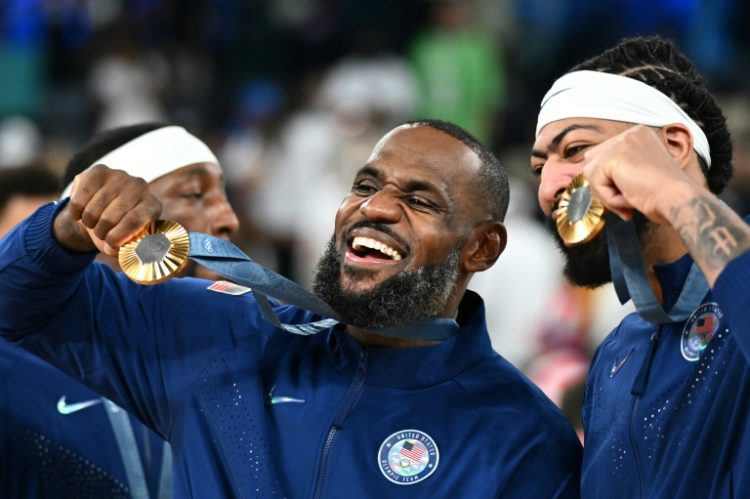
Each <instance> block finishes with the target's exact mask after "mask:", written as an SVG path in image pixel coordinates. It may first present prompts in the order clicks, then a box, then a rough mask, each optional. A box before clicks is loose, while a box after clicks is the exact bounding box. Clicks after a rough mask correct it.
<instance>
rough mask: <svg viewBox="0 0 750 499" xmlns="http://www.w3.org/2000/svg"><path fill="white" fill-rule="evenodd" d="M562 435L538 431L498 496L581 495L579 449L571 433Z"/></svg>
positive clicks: (571, 498) (556, 498) (561, 498)
mask: <svg viewBox="0 0 750 499" xmlns="http://www.w3.org/2000/svg"><path fill="white" fill-rule="evenodd" d="M564 435H565V437H564V438H562V437H561V436H559V435H550V434H547V435H543V434H539V435H538V436H536V437H532V438H534V440H536V441H535V442H533V443H531V444H530V445H529V448H528V449H527V450H526V453H525V454H524V456H523V461H524V462H523V463H522V464H521V465H520V466H518V467H517V471H516V472H515V473H514V474H513V477H512V479H511V481H510V482H509V483H508V484H507V486H506V487H504V488H503V490H502V491H500V492H499V494H498V495H497V497H498V498H522V499H526V498H531V497H534V498H537V497H538V498H545V499H547V498H549V499H577V498H579V497H580V496H581V485H580V480H581V461H582V460H583V449H582V448H581V444H580V443H579V442H578V439H577V438H576V436H575V433H574V432H573V431H572V429H571V428H567V429H566V432H565V434H564Z"/></svg>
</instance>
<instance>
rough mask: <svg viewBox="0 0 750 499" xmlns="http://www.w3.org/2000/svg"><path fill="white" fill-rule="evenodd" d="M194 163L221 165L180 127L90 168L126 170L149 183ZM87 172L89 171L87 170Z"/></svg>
mask: <svg viewBox="0 0 750 499" xmlns="http://www.w3.org/2000/svg"><path fill="white" fill-rule="evenodd" d="M195 163H213V164H215V165H219V160H218V159H216V156H215V155H214V153H212V152H211V149H209V148H208V146H207V145H206V144H204V143H203V142H202V141H201V140H199V139H198V138H196V137H195V136H193V135H191V134H190V133H189V132H188V131H187V130H185V129H184V128H182V127H179V126H166V127H164V128H158V129H156V130H153V131H151V132H148V133H145V134H143V135H141V136H140V137H136V138H135V139H133V140H131V141H130V142H126V143H125V144H123V145H121V146H120V147H118V148H117V149H115V150H113V151H110V152H108V153H107V154H105V155H104V156H103V157H101V158H99V159H98V160H96V161H94V162H93V163H91V165H89V167H88V168H91V167H92V166H94V165H100V164H102V165H106V166H108V167H110V168H113V169H116V170H124V171H126V172H127V173H128V174H130V175H132V176H134V177H141V178H142V179H144V180H145V181H146V182H153V181H154V180H156V179H157V178H159V177H162V176H164V175H166V174H168V173H171V172H173V171H175V170H178V169H180V168H182V167H184V166H188V165H193V164H195ZM88 168H87V169H88ZM72 187H73V183H72V182H71V183H70V184H68V186H67V187H65V190H64V191H63V193H62V198H66V197H68V196H69V195H70V190H71V188H72Z"/></svg>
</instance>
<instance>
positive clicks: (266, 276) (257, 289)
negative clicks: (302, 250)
mask: <svg viewBox="0 0 750 499" xmlns="http://www.w3.org/2000/svg"><path fill="white" fill-rule="evenodd" d="M174 226H177V227H179V229H181V231H179V230H178V229H176V228H175V227H174ZM175 251H176V252H177V253H179V254H176V255H175V254H173V253H174V252H175ZM187 258H190V259H191V260H193V261H194V262H196V263H199V264H200V265H203V266H204V267H206V268H208V269H211V270H213V271H214V272H216V273H218V274H219V275H221V276H223V277H224V278H226V279H228V280H230V281H232V282H235V283H237V284H241V285H243V286H247V287H249V288H250V289H251V290H252V293H253V297H254V298H255V301H256V303H257V304H258V307H259V309H260V311H261V314H262V316H263V318H264V319H265V320H266V321H268V322H270V323H271V324H273V325H275V326H276V327H279V328H281V329H284V330H286V331H288V332H290V333H294V334H300V335H305V336H307V335H311V334H316V333H319V332H321V331H324V330H327V329H330V328H331V327H332V326H334V325H336V324H337V323H339V322H341V319H340V317H339V316H338V314H337V313H336V312H335V311H334V310H333V309H332V308H331V307H330V306H329V305H328V304H327V303H326V302H324V301H323V300H321V299H320V298H318V297H317V296H315V295H314V294H313V293H311V292H310V291H307V290H306V289H304V288H303V287H302V286H300V285H299V284H297V283H296V282H294V281H292V280H290V279H287V278H286V277H284V276H282V275H280V274H278V273H276V272H274V271H272V270H270V269H267V268H265V267H263V266H262V265H260V264H259V263H257V262H255V261H253V260H252V259H251V258H250V257H249V256H247V255H246V254H245V253H244V252H242V250H240V249H239V248H237V246H235V245H234V244H232V243H230V242H229V241H225V240H224V239H220V238H218V237H214V236H211V235H208V234H203V233H199V232H193V233H190V234H187V233H186V232H185V231H184V229H182V228H181V227H180V226H179V224H176V223H174V222H169V221H166V222H165V221H157V222H155V223H154V224H152V225H151V226H149V227H148V228H147V230H146V231H145V232H144V234H142V235H141V236H139V237H138V238H136V239H134V240H133V241H131V242H130V243H128V244H127V245H124V246H123V247H122V248H121V249H120V255H119V259H120V265H121V267H122V269H123V271H124V272H125V273H126V274H127V275H128V277H130V278H131V279H133V280H135V281H136V282H140V283H143V284H154V283H158V282H161V281H164V280H166V279H168V278H170V277H171V276H172V275H174V274H175V273H176V272H178V271H179V270H180V269H181V268H182V267H183V266H184V265H185V263H186V259H187ZM144 276H146V277H147V278H144ZM268 296H270V297H272V298H275V299H277V300H279V301H281V302H284V303H288V304H290V305H294V306H296V307H298V308H301V309H303V310H307V311H309V312H312V313H314V314H316V315H320V316H321V317H323V319H321V320H318V321H315V322H310V323H305V324H286V323H283V322H281V321H280V320H279V318H278V316H277V315H276V313H275V312H274V309H273V306H272V305H271V303H270V302H269V300H268V298H267V297H268ZM458 330H459V326H458V323H457V322H456V321H455V320H453V319H448V318H440V317H436V318H431V319H425V320H423V321H418V322H413V323H409V324H405V325H400V326H391V327H385V328H378V329H373V330H372V331H371V332H373V333H376V334H379V335H382V336H389V337H393V338H402V339H409V340H444V339H446V338H449V337H450V336H453V335H454V334H455V333H456V332H458Z"/></svg>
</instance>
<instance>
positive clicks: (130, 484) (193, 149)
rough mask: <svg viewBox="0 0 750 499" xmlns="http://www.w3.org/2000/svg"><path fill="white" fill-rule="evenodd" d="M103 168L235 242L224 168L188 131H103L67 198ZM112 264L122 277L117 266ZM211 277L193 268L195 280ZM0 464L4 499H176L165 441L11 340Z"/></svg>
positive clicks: (79, 156) (2, 382)
mask: <svg viewBox="0 0 750 499" xmlns="http://www.w3.org/2000/svg"><path fill="white" fill-rule="evenodd" d="M102 163H104V164H108V165H110V166H112V167H113V168H118V169H121V170H124V171H127V172H130V173H131V174H132V175H134V176H137V177H140V178H142V179H144V180H146V181H147V182H148V183H149V184H150V185H149V187H150V188H151V191H152V192H153V193H154V195H155V196H156V197H157V198H158V199H159V200H160V202H161V203H162V207H163V212H164V213H165V215H166V216H169V217H170V218H172V219H174V220H178V221H179V222H180V223H182V224H183V225H185V226H187V227H190V228H191V230H195V231H201V232H207V233H211V234H213V235H216V236H219V237H228V236H229V235H231V234H232V233H234V232H235V231H236V230H237V228H238V222H237V217H236V216H235V214H234V212H233V211H232V209H231V207H230V206H229V204H228V202H227V199H226V196H225V194H224V184H223V180H222V172H221V168H220V166H219V162H218V161H217V160H216V157H215V156H214V155H213V153H212V152H211V151H210V150H209V148H208V147H207V146H206V145H205V144H204V143H203V142H202V141H200V140H199V139H197V138H196V137H194V136H193V135H191V134H190V133H188V132H187V131H186V130H185V129H183V128H181V127H176V126H168V125H164V124H156V123H154V124H151V123H149V124H139V125H134V126H128V127H121V128H116V129H112V130H107V131H105V132H102V133H101V134H99V135H97V136H96V137H95V138H94V139H93V140H92V141H91V142H90V143H88V144H86V145H85V146H83V147H82V148H81V149H79V150H78V151H77V153H76V154H75V155H74V156H73V158H72V159H71V160H70V161H69V163H68V167H67V169H66V171H65V175H64V179H63V181H64V185H67V187H66V189H65V194H64V195H63V197H66V196H67V193H68V192H69V191H70V187H71V186H72V182H73V178H74V177H75V176H76V175H78V174H79V173H81V172H82V171H84V170H86V169H88V168H89V167H91V166H93V165H97V164H102ZM106 263H108V264H109V265H111V266H112V267H114V268H115V269H118V268H119V267H118V264H117V260H116V259H112V258H108V259H107V260H106ZM205 270H206V269H202V268H199V267H194V268H189V269H188V272H189V273H191V274H197V273H200V272H205ZM207 285H208V284H206V286H207ZM88 319H89V317H88V316H87V314H85V313H81V314H79V315H77V317H76V321H77V322H85V321H87V320H88ZM113 320H114V318H113ZM60 328H62V326H60ZM207 334H208V333H207ZM0 463H1V464H0V497H3V498H6V499H16V498H17V499H22V498H23V499H25V498H31V497H40V498H56V497H59V498H73V497H75V498H78V499H99V498H114V497H123V498H125V497H127V498H142V499H148V498H154V499H156V498H159V499H167V498H169V497H172V480H171V476H172V469H171V467H172V457H171V452H170V448H169V445H168V444H167V443H166V442H165V441H164V440H163V439H162V438H161V437H160V436H158V435H157V434H156V433H154V432H152V431H151V430H149V429H148V428H147V427H146V426H144V425H143V424H142V423H141V422H140V421H138V420H137V419H136V418H134V417H133V416H130V415H128V414H127V413H126V412H125V411H124V410H122V409H120V408H119V407H118V406H116V405H115V404H114V403H112V402H110V401H109V400H107V399H105V398H103V397H101V396H100V395H98V394H97V393H96V392H94V391H92V390H91V389H90V388H88V387H86V386H84V385H82V384H81V383H80V382H79V381H77V380H75V379H73V378H71V377H70V376H69V375H67V374H65V373H63V372H62V371H60V370H58V369H56V368H55V367H52V366H51V365H49V364H47V363H46V362H44V361H42V360H40V359H38V358H37V357H35V356H34V355H32V354H31V353H29V352H27V351H26V350H23V349H21V348H19V347H18V346H15V345H12V344H11V343H9V342H6V341H4V340H2V341H0Z"/></svg>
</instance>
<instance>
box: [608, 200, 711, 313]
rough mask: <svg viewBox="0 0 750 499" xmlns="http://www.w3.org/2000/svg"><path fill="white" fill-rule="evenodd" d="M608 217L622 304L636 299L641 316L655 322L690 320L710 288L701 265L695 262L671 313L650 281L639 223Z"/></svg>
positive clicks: (614, 280)
mask: <svg viewBox="0 0 750 499" xmlns="http://www.w3.org/2000/svg"><path fill="white" fill-rule="evenodd" d="M606 217H607V221H606V225H605V228H606V231H607V248H608V251H609V268H610V271H611V273H612V283H613V284H614V286H615V291H616V292H617V297H618V298H619V300H620V303H625V302H626V301H628V300H629V299H632V300H633V304H634V305H635V308H636V310H637V311H638V313H639V314H640V315H641V317H643V318H644V319H646V320H648V321H651V322H655V323H665V322H680V321H683V320H685V319H687V318H688V316H689V315H690V314H691V313H692V312H693V310H695V309H696V308H697V307H698V306H699V305H700V304H701V302H702V301H703V299H704V298H705V296H706V294H707V293H708V290H709V286H708V282H707V281H706V278H705V277H704V276H703V273H702V272H701V271H700V269H699V268H698V266H697V265H696V264H695V263H694V262H693V264H692V266H691V267H690V271H689V273H688V276H687V279H686V280H685V284H683V286H682V291H681V292H680V296H679V297H678V298H677V301H676V302H675V304H674V305H673V306H672V308H671V309H670V310H669V312H666V311H665V310H664V309H663V308H662V306H661V304H660V303H659V301H658V300H657V299H656V295H654V290H653V288H652V287H651V283H650V282H649V279H648V273H647V271H646V264H645V263H644V261H643V254H642V253H641V247H640V243H639V241H638V236H637V234H636V231H635V225H634V224H633V222H632V221H625V220H622V219H621V218H620V217H618V216H617V215H615V214H613V213H607V215H606Z"/></svg>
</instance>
